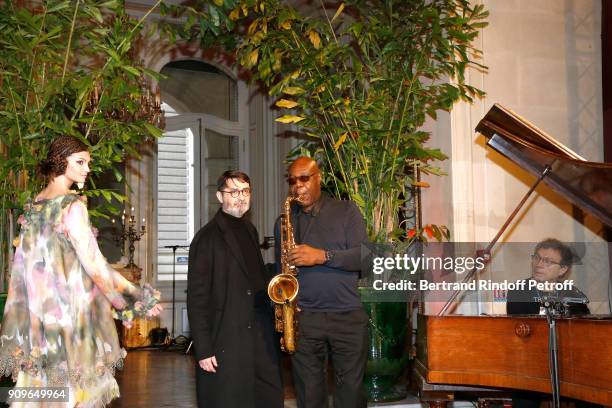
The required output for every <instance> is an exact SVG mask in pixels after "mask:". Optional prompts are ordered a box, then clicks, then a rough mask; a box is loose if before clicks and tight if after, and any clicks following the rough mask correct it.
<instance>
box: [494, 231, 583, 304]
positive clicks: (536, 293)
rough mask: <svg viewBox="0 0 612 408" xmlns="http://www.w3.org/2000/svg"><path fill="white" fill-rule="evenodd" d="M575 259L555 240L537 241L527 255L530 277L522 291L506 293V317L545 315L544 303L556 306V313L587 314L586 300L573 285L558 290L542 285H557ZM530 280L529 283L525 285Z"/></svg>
mask: <svg viewBox="0 0 612 408" xmlns="http://www.w3.org/2000/svg"><path fill="white" fill-rule="evenodd" d="M575 259H576V256H575V254H574V252H573V251H572V250H571V249H570V248H569V247H568V246H567V245H565V244H564V243H562V242H561V241H559V240H557V239H554V238H548V239H545V240H543V241H540V242H538V244H537V245H536V247H535V249H534V251H533V254H532V255H531V277H529V278H528V279H526V280H525V283H526V284H525V289H524V290H514V291H510V292H508V299H507V303H506V313H507V314H509V315H519V314H523V315H534V314H535V315H541V314H545V310H544V301H546V300H551V301H556V302H558V303H559V307H557V308H556V312H562V313H563V314H565V315H582V314H588V313H589V308H588V307H587V305H586V304H587V303H588V302H589V301H588V299H587V297H586V296H585V295H584V294H583V293H582V292H581V291H580V290H579V289H578V288H576V287H575V286H574V285H571V288H568V289H565V288H564V289H561V290H556V289H554V288H551V286H553V285H546V284H553V283H559V282H562V281H563V280H564V279H566V278H567V277H568V276H569V274H570V272H571V269H572V263H573V262H574V260H575ZM530 281H531V282H532V284H529V282H530ZM557 286H560V285H557ZM547 289H548V290H547ZM551 289H552V290H551ZM552 306H553V307H554V306H555V305H552ZM559 309H563V310H559Z"/></svg>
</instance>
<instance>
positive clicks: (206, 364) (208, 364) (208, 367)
mask: <svg viewBox="0 0 612 408" xmlns="http://www.w3.org/2000/svg"><path fill="white" fill-rule="evenodd" d="M198 364H200V367H202V370H204V371H208V372H209V373H216V372H217V370H216V368H217V367H218V365H217V357H215V356H212V357H208V358H205V359H203V360H200V361H198Z"/></svg>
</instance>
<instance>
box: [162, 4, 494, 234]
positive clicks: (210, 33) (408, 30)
mask: <svg viewBox="0 0 612 408" xmlns="http://www.w3.org/2000/svg"><path fill="white" fill-rule="evenodd" d="M315 3H317V2H315ZM317 4H318V5H319V8H318V9H315V10H311V12H310V14H309V15H302V14H300V13H299V12H298V11H297V10H296V9H294V8H292V7H291V6H289V5H288V4H286V3H285V2H281V1H276V0H267V1H255V0H250V1H249V0H244V1H237V0H229V1H228V0H215V1H201V0H199V1H198V0H196V1H195V2H194V3H191V5H190V6H189V7H188V8H185V7H183V8H181V7H174V8H172V7H169V8H167V10H168V12H169V13H175V14H181V13H182V14H181V15H183V16H187V17H186V20H185V21H186V22H185V24H184V25H182V26H180V27H176V30H175V33H178V35H179V36H181V37H182V38H184V39H187V40H193V39H199V40H200V41H201V43H202V44H203V46H210V45H211V44H218V45H223V46H224V47H225V48H226V49H229V50H233V51H235V53H236V57H237V60H238V62H239V63H240V65H241V66H242V67H244V68H246V69H248V71H249V73H250V74H251V75H252V79H253V80H254V81H258V82H259V83H260V84H263V86H264V87H265V89H266V90H267V92H268V93H269V94H270V95H271V96H273V97H275V98H276V106H277V107H279V108H280V109H283V110H286V111H287V112H286V114H284V115H282V116H281V117H280V118H278V121H280V122H283V123H290V124H295V126H297V128H298V129H299V130H301V131H302V132H303V133H304V134H305V135H307V137H309V138H310V140H307V141H305V142H304V143H302V144H301V145H300V147H299V149H298V151H297V152H294V154H298V153H299V154H304V153H306V154H310V155H312V156H314V157H316V158H318V159H320V161H321V162H322V163H323V174H324V175H325V180H324V182H325V183H326V185H327V186H329V187H330V188H331V190H332V191H333V192H334V194H335V195H337V196H339V197H347V198H350V199H352V200H354V201H355V202H356V203H357V205H358V206H359V208H360V209H361V211H362V213H363V216H364V219H365V220H366V225H367V230H368V233H369V235H370V238H371V239H372V240H373V241H374V242H390V241H397V240H403V239H405V238H412V239H417V238H421V237H424V238H437V239H443V238H448V230H446V229H445V228H444V227H439V226H435V225H427V226H425V227H424V228H423V229H421V230H419V231H415V230H411V231H408V230H407V229H406V228H402V227H403V226H402V225H400V224H401V217H400V216H399V214H400V210H401V209H402V207H403V206H405V204H406V203H405V199H406V198H407V197H408V196H409V191H408V189H410V188H413V187H425V186H426V185H425V184H424V183H420V182H419V181H418V180H417V179H416V177H414V176H413V174H415V173H414V171H412V170H413V169H415V168H417V169H418V171H419V172H422V173H423V172H424V173H429V174H441V171H440V169H439V168H438V167H437V166H436V161H439V160H443V159H445V158H446V156H445V155H444V154H443V153H442V152H441V151H439V150H438V149H433V148H429V147H427V146H426V142H427V140H428V139H429V136H430V135H429V133H427V132H425V131H423V130H422V126H423V124H424V123H425V120H426V118H427V117H428V116H429V117H432V118H434V119H435V118H436V115H437V113H438V112H439V111H441V110H444V111H449V110H450V109H451V108H452V106H453V104H454V103H455V102H456V101H458V100H459V99H465V100H471V99H472V98H473V97H479V96H481V95H482V94H483V93H482V91H480V90H479V89H477V88H475V87H472V86H470V85H469V84H467V83H466V82H465V77H464V74H465V70H466V69H467V68H468V67H469V66H474V67H476V68H480V69H484V67H483V66H481V65H480V64H479V63H478V62H477V58H478V51H477V50H476V49H474V47H473V45H472V44H473V41H474V39H475V38H476V36H477V35H478V31H479V29H481V28H482V27H484V26H485V25H486V23H485V22H484V19H485V18H486V17H487V15H488V13H487V11H486V10H485V9H484V7H483V6H482V5H472V4H471V3H470V2H469V1H468V0H412V1H405V0H346V1H344V2H340V3H337V2H334V3H333V7H331V6H330V4H331V3H330V4H328V3H326V2H324V1H323V0H320V1H319V2H318V3H317ZM215 39H216V42H215ZM232 47H235V48H232Z"/></svg>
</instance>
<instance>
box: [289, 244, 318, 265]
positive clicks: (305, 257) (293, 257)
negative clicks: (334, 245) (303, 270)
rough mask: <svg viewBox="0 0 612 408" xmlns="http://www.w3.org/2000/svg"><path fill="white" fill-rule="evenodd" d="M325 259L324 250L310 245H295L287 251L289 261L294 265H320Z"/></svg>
mask: <svg viewBox="0 0 612 408" xmlns="http://www.w3.org/2000/svg"><path fill="white" fill-rule="evenodd" d="M325 261H326V257H325V250H324V249H319V248H314V247H311V246H310V245H306V244H301V245H296V246H295V247H294V248H293V249H292V250H291V251H289V262H290V263H291V264H293V265H295V266H313V265H322V264H324V263H325Z"/></svg>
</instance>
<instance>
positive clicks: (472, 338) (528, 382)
mask: <svg viewBox="0 0 612 408" xmlns="http://www.w3.org/2000/svg"><path fill="white" fill-rule="evenodd" d="M476 130H477V131H478V132H480V133H481V134H483V135H484V136H485V137H486V138H487V145H488V146H490V147H491V148H493V149H494V150H496V151H497V152H499V153H501V154H502V155H504V156H505V157H507V158H508V159H510V160H512V161H514V162H515V163H517V164H518V165H519V166H521V167H522V168H524V169H526V170H528V171H529V172H530V173H532V174H533V175H534V176H536V177H537V178H538V182H539V181H543V182H544V183H546V184H548V185H549V186H550V187H551V188H552V189H553V190H555V191H556V192H557V193H559V194H560V195H561V196H563V197H565V198H566V199H568V200H569V201H570V202H571V203H572V204H574V205H577V206H579V207H581V208H582V209H584V210H586V211H587V212H589V213H591V214H592V215H594V216H595V217H597V218H598V219H599V220H600V221H602V222H603V223H604V224H606V225H607V226H608V227H612V165H610V164H603V163H593V162H588V161H586V160H584V159H583V158H581V157H580V156H578V155H577V154H576V153H574V152H572V151H571V150H570V149H568V148H566V147H565V146H563V145H562V144H560V143H559V142H557V141H555V140H554V139H553V138H552V137H550V136H549V135H547V134H546V133H544V132H543V131H541V130H540V129H538V128H536V127H535V126H534V125H532V124H531V123H529V122H528V121H527V120H525V119H523V118H521V117H520V116H519V115H517V114H516V113H514V112H512V111H510V110H508V109H505V108H504V107H502V106H500V105H494V106H493V107H492V108H491V110H490V111H489V112H488V113H487V114H486V116H485V117H484V118H483V119H482V120H481V121H480V122H479V124H478V126H477V127H476ZM534 187H535V186H534ZM532 190H533V188H532ZM524 201H525V200H523V202H524ZM519 208H520V206H519ZM516 212H518V208H517V210H516V211H515V213H516ZM511 218H512V216H511V217H510V218H509V221H510V220H511ZM508 223H509V222H508ZM508 223H506V224H508ZM500 235H501V234H498V235H497V237H496V238H495V239H494V241H496V240H497V238H498V237H499V236H500ZM611 255H612V254H611ZM449 310H451V311H452V308H450V309H449ZM556 325H557V338H558V353H557V354H558V372H559V384H560V386H559V388H560V395H561V397H569V398H574V399H577V400H582V401H588V402H591V403H595V404H601V405H604V406H612V317H611V316H599V315H598V316H581V317H576V318H571V317H569V318H558V319H557V321H556ZM548 339H549V324H548V323H547V319H546V318H545V317H540V316H460V315H452V314H447V315H439V316H431V315H430V316H426V315H419V317H418V330H417V355H416V359H415V378H416V383H417V385H418V388H419V394H420V397H421V400H422V401H423V402H429V403H430V405H431V406H444V405H445V403H446V401H450V400H453V399H455V394H456V393H467V394H471V395H485V396H491V395H495V394H499V393H501V395H504V392H505V395H506V396H508V395H510V394H509V393H510V392H512V391H514V390H528V391H536V392H543V393H551V377H550V370H549V349H548Z"/></svg>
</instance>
